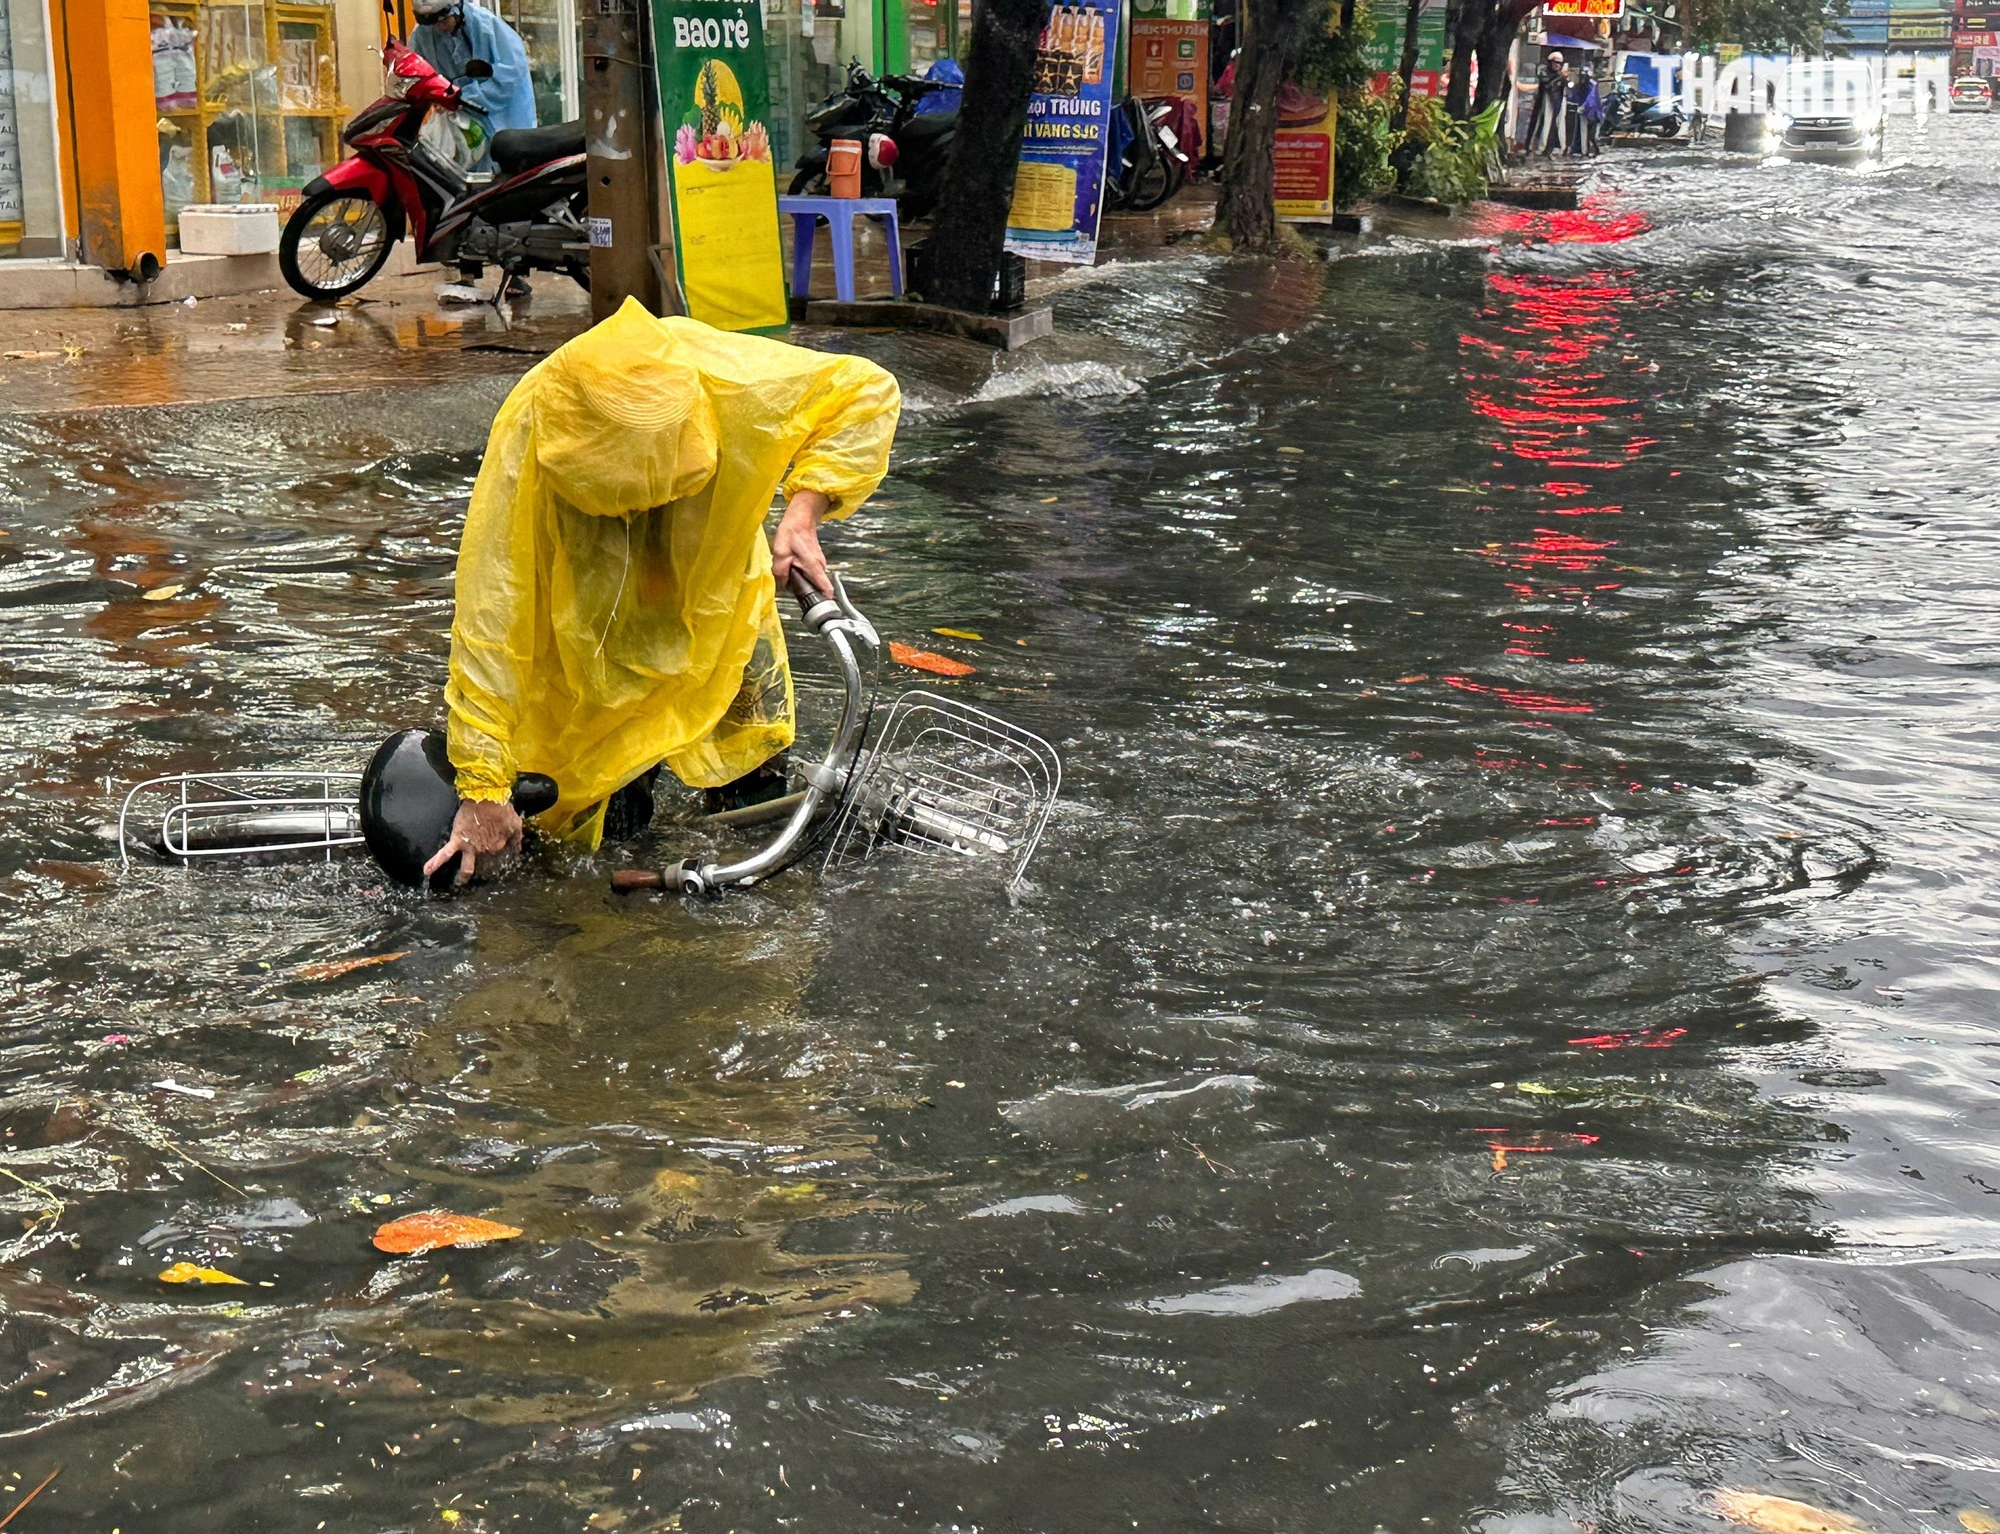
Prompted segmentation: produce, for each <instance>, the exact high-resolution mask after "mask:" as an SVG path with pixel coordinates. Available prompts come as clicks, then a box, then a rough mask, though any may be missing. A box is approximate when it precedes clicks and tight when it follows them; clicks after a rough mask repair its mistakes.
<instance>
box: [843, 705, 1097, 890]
mask: <svg viewBox="0 0 2000 1534" xmlns="http://www.w3.org/2000/svg"><path fill="white" fill-rule="evenodd" d="M1061 787H1062V762H1061V761H1060V760H1059V759H1058V758H1057V756H1056V752H1055V748H1054V747H1053V746H1051V745H1050V744H1049V743H1048V742H1047V741H1045V740H1043V739H1042V738H1041V737H1040V736H1039V735H1035V734H1032V733H1030V732H1029V731H1027V730H1024V729H1022V728H1020V727H1019V726H1018V725H1013V724H1009V723H1008V722H1007V721H1006V720H1004V719H1001V718H999V717H997V716H996V715H993V714H989V713H987V712H986V711H985V710H984V709H978V708H974V707H972V706H971V705H970V704H966V703H960V702H958V701H956V700H955V699H952V698H945V697H940V696H939V695H938V694H937V693H934V692H925V691H923V690H921V689H919V690H917V691H913V692H906V693H904V694H903V695H902V696H901V697H900V698H898V699H896V701H895V702H894V703H891V704H890V705H889V707H888V708H887V710H886V711H884V713H883V715H882V718H881V720H880V722H879V727H878V729H877V730H876V734H875V742H874V745H873V746H872V747H871V748H870V749H869V752H868V754H867V757H866V759H865V760H864V761H863V762H862V764H861V768H860V772H859V775H858V778H857V781H856V782H855V784H854V785H853V788H852V790H851V791H850V792H849V793H848V795H847V798H846V802H845V803H844V804H843V806H842V807H841V810H840V816H839V819H838V821H837V822H836V823H835V825H834V828H833V834H832V836H831V838H830V845H829V847H828V850H827V855H826V867H827V869H828V870H829V871H831V870H833V869H837V868H842V867H846V866H848V865H850V864H854V863H858V862H861V861H862V860H863V859H865V858H867V857H870V856H871V855H873V854H874V853H875V852H876V851H878V850H880V849H884V848H893V849H895V850H897V851H901V852H912V853H917V854H920V855H927V856H940V855H949V856H953V857H961V858H979V859H987V858H993V859H1000V860H1004V864H1005V866H1006V868H1007V887H1008V888H1009V889H1010V890H1013V889H1018V888H1020V886H1021V882H1022V878H1023V875H1024V874H1025V873H1026V871H1027V867H1028V859H1029V858H1031V857H1033V856H1034V853H1035V848H1036V846H1037V845H1038V844H1039V843H1040V842H1041V839H1042V831H1043V830H1044V828H1045V827H1046V826H1047V825H1048V822H1049V812H1050V811H1051V810H1052V809H1053V808H1054V807H1055V800H1056V793H1057V791H1058V790H1059V789H1060V788H1061Z"/></svg>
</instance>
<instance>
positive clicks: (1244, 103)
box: [1215, 0, 1285, 251]
mask: <svg viewBox="0 0 2000 1534" xmlns="http://www.w3.org/2000/svg"><path fill="white" fill-rule="evenodd" d="M1237 18H1238V24H1239V25H1240V26H1241V27H1242V29H1243V33H1242V39H1241V45H1240V47H1239V48H1238V50H1237V54H1236V90H1235V93H1234V94H1233V95H1232V96H1231V97H1230V103H1229V137H1228V139H1227V140H1226V141H1224V144H1223V147H1222V196H1221V199H1220V200H1219V201H1218V203H1217V204H1216V210H1215V225H1216V227H1217V228H1218V229H1223V230H1226V231H1228V234H1229V239H1230V242H1231V243H1232V244H1233V245H1234V246H1235V247H1236V248H1237V249H1238V250H1264V251H1268V250H1271V249H1273V248H1275V247H1276V245H1277V243H1278V209H1277V184H1276V183H1277V174H1276V164H1275V161H1274V158H1273V152H1274V149H1275V146H1276V143H1277V133H1278V89H1279V87H1280V86H1282V85H1283V84H1284V82H1285V29H1284V20H1283V15H1282V6H1281V4H1280V0H1240V4H1239V6H1238V11H1237Z"/></svg>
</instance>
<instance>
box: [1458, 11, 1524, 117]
mask: <svg viewBox="0 0 2000 1534" xmlns="http://www.w3.org/2000/svg"><path fill="white" fill-rule="evenodd" d="M1520 27H1521V24H1520V23H1519V22H1518V21H1517V22H1513V23H1511V24H1510V23H1508V22H1506V21H1504V20H1501V21H1497V22H1491V23H1489V24H1488V25H1487V26H1486V27H1485V29H1484V30H1482V31H1481V32H1480V34H1479V45H1478V58H1479V89H1478V90H1477V91H1475V92H1474V93H1473V97H1472V109H1471V111H1470V112H1468V113H1467V114H1466V115H1467V116H1472V117H1476V116H1478V115H1479V114H1480V113H1481V112H1483V111H1485V110H1486V109H1487V108H1488V107H1490V106H1491V105H1493V103H1494V102H1496V101H1505V100H1506V99H1507V96H1508V94H1509V92H1511V91H1512V90H1513V89H1514V77H1513V75H1512V74H1511V73H1510V72H1509V70H1508V68H1507V55H1508V53H1509V52H1511V51H1512V49H1513V47H1514V34H1515V33H1516V32H1518V31H1519V30H1520ZM1501 111H1502V113H1503V115H1504V113H1505V111H1506V108H1505V107H1502V108H1501Z"/></svg>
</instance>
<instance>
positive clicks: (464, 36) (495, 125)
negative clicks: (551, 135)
mask: <svg viewBox="0 0 2000 1534" xmlns="http://www.w3.org/2000/svg"><path fill="white" fill-rule="evenodd" d="M413 9H414V10H415V12H416V17H417V25H416V27H415V28H414V29H412V31H411V33H410V46H411V47H412V48H413V49H415V50H416V52H417V53H418V55H419V56H420V57H421V58H422V59H423V61H424V62H425V63H426V64H428V65H430V66H431V68H433V69H435V70H436V71H437V72H438V73H439V74H441V75H443V76H444V77H445V78H446V79H447V80H450V81H452V82H454V83H455V84H456V85H457V86H458V94H459V97H460V99H462V100H463V101H464V102H465V104H466V105H467V106H469V107H472V108H474V109H475V110H477V111H478V112H480V113H481V114H482V115H483V116H484V117H485V119H486V124H487V128H488V130H489V137H490V135H491V134H493V133H500V132H504V131H505V130H506V129H508V128H532V127H534V126H535V87H534V82H533V81H532V80H530V79H529V77H528V47H527V44H525V43H523V42H522V41H521V34H520V33H519V32H516V31H515V30H514V29H513V28H512V27H510V26H508V25H507V23H506V22H505V21H503V20H502V19H501V18H500V17H499V16H497V15H495V14H494V13H493V12H492V11H489V10H487V9H486V8H485V7H484V6H483V5H479V4H477V3H475V0H415V4H414V6H413ZM474 59H484V60H485V61H486V62H487V63H488V64H490V65H491V66H492V68H493V74H492V76H491V77H490V78H488V79H485V80H468V79H466V78H465V66H466V65H467V64H469V63H470V62H471V61H472V60H474Z"/></svg>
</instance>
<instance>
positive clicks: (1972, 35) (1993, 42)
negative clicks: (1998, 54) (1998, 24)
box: [1951, 32, 2000, 48]
mask: <svg viewBox="0 0 2000 1534" xmlns="http://www.w3.org/2000/svg"><path fill="white" fill-rule="evenodd" d="M1951 45H1952V47H1954V48H2000V32H1954V33H1952V35H1951Z"/></svg>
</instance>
